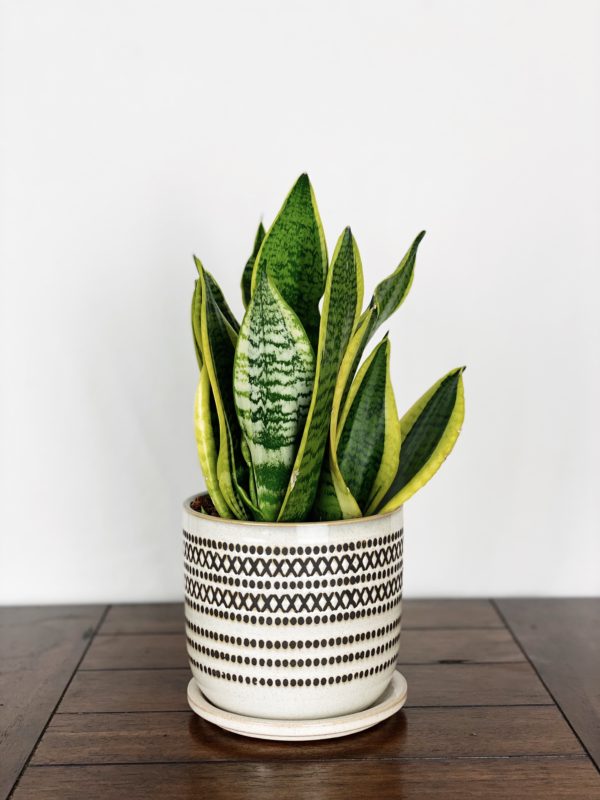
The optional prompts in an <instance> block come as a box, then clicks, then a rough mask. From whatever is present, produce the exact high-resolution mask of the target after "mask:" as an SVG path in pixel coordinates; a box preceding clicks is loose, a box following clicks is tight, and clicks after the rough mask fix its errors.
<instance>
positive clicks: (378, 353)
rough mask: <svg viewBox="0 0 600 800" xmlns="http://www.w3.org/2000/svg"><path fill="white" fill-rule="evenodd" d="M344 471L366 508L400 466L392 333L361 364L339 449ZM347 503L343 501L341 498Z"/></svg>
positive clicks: (341, 472)
mask: <svg viewBox="0 0 600 800" xmlns="http://www.w3.org/2000/svg"><path fill="white" fill-rule="evenodd" d="M336 454H337V462H338V465H339V472H338V470H337V469H336V468H335V466H334V468H333V480H334V486H335V488H336V490H337V489H338V475H341V477H342V479H343V481H344V486H342V487H341V488H342V491H344V490H345V487H347V488H348V489H349V490H350V493H351V495H352V497H353V498H354V500H355V501H356V503H357V505H358V507H359V509H360V514H361V515H362V514H364V512H365V511H366V509H367V506H368V505H369V503H370V502H371V501H372V499H373V497H374V496H375V495H380V496H383V494H385V492H386V491H387V489H388V488H389V486H390V484H391V482H392V480H393V478H394V476H395V474H396V471H397V469H398V457H399V454H400V423H399V421H398V412H397V410H396V403H395V401H394V394H393V390H392V386H391V381H390V343H389V340H388V339H387V337H386V338H384V339H383V341H382V342H380V344H378V345H377V347H376V348H375V349H374V350H373V352H372V353H371V355H370V356H369V358H368V359H367V360H366V361H365V363H364V364H363V366H362V367H361V369H360V370H359V372H358V374H357V376H356V378H355V380H354V382H353V384H352V388H351V390H350V394H349V395H348V402H347V408H346V411H345V413H344V415H343V416H342V418H341V420H340V434H339V441H338V444H337V449H336ZM340 505H341V503H340Z"/></svg>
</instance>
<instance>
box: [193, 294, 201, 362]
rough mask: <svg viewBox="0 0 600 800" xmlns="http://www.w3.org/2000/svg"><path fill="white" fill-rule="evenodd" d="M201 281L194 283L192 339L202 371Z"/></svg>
mask: <svg viewBox="0 0 600 800" xmlns="http://www.w3.org/2000/svg"><path fill="white" fill-rule="evenodd" d="M199 291H200V281H194V294H193V295H192V337H193V339H194V350H195V352H196V361H197V362H198V369H200V370H201V369H202V350H201V349H200V347H201V334H200V314H201V312H202V300H201V298H200V294H199Z"/></svg>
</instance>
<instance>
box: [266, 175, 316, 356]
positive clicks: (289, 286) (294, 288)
mask: <svg viewBox="0 0 600 800" xmlns="http://www.w3.org/2000/svg"><path fill="white" fill-rule="evenodd" d="M263 269H266V270H267V272H268V274H269V278H270V279H271V281H272V283H273V285H274V286H275V287H276V288H277V290H278V292H279V293H280V294H281V296H282V297H283V299H284V300H285V302H286V303H287V304H288V305H289V306H290V308H291V309H292V311H294V313H295V314H296V315H297V316H298V317H299V319H300V322H301V323H302V325H303V326H304V329H305V331H306V333H307V335H308V338H309V341H310V343H311V344H312V346H313V348H314V349H315V350H316V349H317V343H318V339H319V301H320V299H321V297H322V296H323V291H324V289H325V279H326V274H327V248H326V245H325V235H324V233H323V226H322V224H321V218H320V216H319V211H318V209H317V203H316V200H315V196H314V193H313V190H312V186H311V185H310V181H309V180H308V175H301V176H300V177H299V178H298V180H297V181H296V183H295V184H294V186H293V188H292V190H291V192H290V193H289V195H288V196H287V198H286V200H285V202H284V204H283V206H282V208H281V211H280V212H279V214H278V215H277V217H276V218H275V221H274V222H273V224H272V226H271V228H270V229H269V231H268V233H267V235H266V237H265V240H264V242H263V243H262V246H261V248H260V251H259V253H258V256H257V258H256V261H255V264H254V271H253V274H252V292H254V291H255V287H256V284H257V281H258V277H259V275H260V274H261V273H262V270H263Z"/></svg>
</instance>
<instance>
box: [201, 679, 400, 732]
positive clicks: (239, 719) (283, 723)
mask: <svg viewBox="0 0 600 800" xmlns="http://www.w3.org/2000/svg"><path fill="white" fill-rule="evenodd" d="M406 693H407V685H406V679H405V678H404V676H403V675H402V674H401V673H400V672H398V671H397V670H396V671H395V672H394V675H393V677H392V680H391V682H390V685H389V686H388V688H387V689H386V690H385V692H384V693H383V694H382V695H381V697H380V698H379V699H378V700H376V701H375V703H373V705H371V706H369V708H366V709H365V710H364V711H359V712H358V713H356V714H347V715H346V716H343V717H330V718H329V719H301V720H284V719H261V718H259V717H244V716H242V715H241V714H231V713H230V712H229V711H223V709H221V708H218V707H217V706H214V705H213V704H212V703H211V702H210V701H209V700H207V698H206V697H204V695H203V694H202V692H201V691H200V689H199V688H198V685H197V683H196V681H195V680H194V679H193V678H192V680H191V681H190V682H189V684H188V692H187V695H188V703H189V705H190V708H191V709H192V711H194V712H195V713H196V714H198V716H199V717H202V718H203V719H205V720H208V722H212V723H213V724H214V725H218V726H219V727H220V728H223V729H224V730H226V731H229V732H230V733H237V734H239V735H240V736H250V737H252V738H253V739H271V740H273V741H282V742H310V741H316V740H318V739H335V738H337V737H338V736H349V735H350V734H352V733H360V732H361V731H364V730H366V729H367V728H371V727H373V725H377V723H378V722H382V721H383V720H384V719H387V718H388V717H391V716H392V714H395V713H396V711H399V710H400V709H401V708H402V706H403V705H404V703H405V702H406Z"/></svg>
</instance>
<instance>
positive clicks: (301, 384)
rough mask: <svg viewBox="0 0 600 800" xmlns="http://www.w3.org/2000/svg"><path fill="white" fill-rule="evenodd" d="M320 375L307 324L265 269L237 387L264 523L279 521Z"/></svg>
mask: <svg viewBox="0 0 600 800" xmlns="http://www.w3.org/2000/svg"><path fill="white" fill-rule="evenodd" d="M266 241H267V240H265V245H266ZM265 245H263V249H264V246H265ZM261 252H262V250H261ZM314 373H315V356H314V353H313V349H312V347H311V344H310V341H309V339H308V337H307V335H306V332H305V330H304V328H303V326H302V323H301V322H300V320H299V319H298V317H297V316H296V314H295V313H294V312H293V310H292V309H291V308H290V306H289V305H288V304H287V303H286V302H285V300H284V299H283V297H282V295H281V294H280V292H279V291H278V290H277V288H276V287H275V285H274V282H272V280H271V278H270V275H269V274H268V273H267V270H266V267H263V268H262V269H261V270H260V271H259V274H258V278H257V280H256V282H255V285H254V291H253V293H252V298H251V300H250V305H249V306H248V309H247V311H246V316H245V317H244V321H243V322H242V327H241V328H240V333H239V338H238V343H237V348H236V353H235V361H234V369H233V387H234V396H235V407H236V410H237V415H238V419H239V423H240V426H241V428H242V431H243V433H244V436H245V438H246V443H247V445H248V449H249V451H250V457H251V460H252V468H253V472H254V475H253V477H254V482H255V487H256V505H257V507H258V511H259V513H260V515H261V517H262V519H264V520H276V519H277V515H278V513H279V509H280V507H281V503H282V501H283V497H284V495H285V491H286V488H287V485H288V482H289V479H290V474H291V471H292V466H293V463H294V457H295V453H296V448H297V446H298V441H299V438H300V434H301V432H302V427H303V425H304V422H305V420H306V415H307V413H308V407H309V404H310V398H311V394H312V387H313V379H314Z"/></svg>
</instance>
